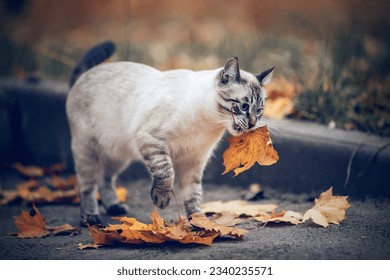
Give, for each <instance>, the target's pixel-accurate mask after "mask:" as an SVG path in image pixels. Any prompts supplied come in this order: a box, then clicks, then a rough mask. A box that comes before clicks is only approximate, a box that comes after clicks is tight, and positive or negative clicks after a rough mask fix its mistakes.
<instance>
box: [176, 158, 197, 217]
mask: <svg viewBox="0 0 390 280" xmlns="http://www.w3.org/2000/svg"><path fill="white" fill-rule="evenodd" d="M203 167H204V164H203V163H201V162H199V163H198V162H196V161H191V162H189V163H187V164H185V163H183V164H180V165H179V166H178V168H177V175H178V177H179V185H180V189H181V192H182V196H183V200H184V207H185V209H186V214H187V216H190V215H191V214H193V213H198V212H201V211H202V209H201V204H202V201H203V188H202V176H203Z"/></svg>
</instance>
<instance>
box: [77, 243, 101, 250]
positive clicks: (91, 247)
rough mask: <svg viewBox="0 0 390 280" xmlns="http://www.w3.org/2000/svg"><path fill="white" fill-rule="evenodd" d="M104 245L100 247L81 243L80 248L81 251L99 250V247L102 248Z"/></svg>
mask: <svg viewBox="0 0 390 280" xmlns="http://www.w3.org/2000/svg"><path fill="white" fill-rule="evenodd" d="M101 246H102V245H99V244H92V243H87V244H82V243H79V244H78V248H79V249H80V250H84V249H99V247H101Z"/></svg>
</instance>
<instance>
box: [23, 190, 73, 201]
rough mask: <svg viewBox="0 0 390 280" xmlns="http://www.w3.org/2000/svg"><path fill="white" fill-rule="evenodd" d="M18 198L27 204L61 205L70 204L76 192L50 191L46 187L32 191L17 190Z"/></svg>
mask: <svg viewBox="0 0 390 280" xmlns="http://www.w3.org/2000/svg"><path fill="white" fill-rule="evenodd" d="M19 195H20V197H21V198H22V199H23V200H24V201H25V202H29V203H35V204H44V203H62V202H70V201H72V200H73V199H74V198H75V197H77V195H78V192H77V191H76V190H75V189H71V190H67V191H52V190H50V189H49V188H48V187H46V186H39V187H37V188H35V189H34V190H33V191H32V190H19Z"/></svg>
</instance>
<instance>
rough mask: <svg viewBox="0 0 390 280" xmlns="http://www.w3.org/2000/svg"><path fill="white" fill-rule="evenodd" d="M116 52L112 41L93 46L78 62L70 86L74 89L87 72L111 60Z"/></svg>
mask: <svg viewBox="0 0 390 280" xmlns="http://www.w3.org/2000/svg"><path fill="white" fill-rule="evenodd" d="M114 52H115V44H114V43H113V42H111V41H105V42H103V43H100V44H97V45H95V46H93V47H92V48H91V49H89V51H87V52H86V53H85V54H84V55H83V57H82V58H81V59H80V60H79V61H78V62H77V64H76V66H75V67H74V68H73V71H72V75H71V76H70V81H69V85H70V87H72V86H73V85H74V83H75V82H76V81H77V79H78V78H79V77H80V75H81V74H83V73H84V72H85V71H87V70H89V69H91V68H92V67H94V66H96V65H98V64H100V63H102V62H103V61H104V60H106V59H107V58H109V57H110V56H111V55H112V54H113V53H114Z"/></svg>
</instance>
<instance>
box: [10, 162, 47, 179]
mask: <svg viewBox="0 0 390 280" xmlns="http://www.w3.org/2000/svg"><path fill="white" fill-rule="evenodd" d="M12 166H13V168H15V169H16V170H17V171H18V172H19V173H21V174H23V175H24V176H26V177H29V178H31V177H42V176H43V175H45V170H44V169H43V168H40V167H37V166H23V165H21V164H20V163H15V164H13V165H12Z"/></svg>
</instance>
